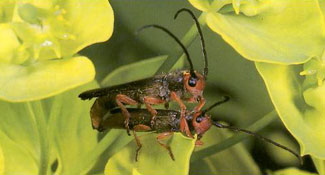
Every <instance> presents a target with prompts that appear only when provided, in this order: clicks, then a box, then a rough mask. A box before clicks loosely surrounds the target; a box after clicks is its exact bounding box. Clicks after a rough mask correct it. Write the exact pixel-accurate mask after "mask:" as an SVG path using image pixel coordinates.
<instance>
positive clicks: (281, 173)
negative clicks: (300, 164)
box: [269, 167, 317, 175]
mask: <svg viewBox="0 0 325 175" xmlns="http://www.w3.org/2000/svg"><path fill="white" fill-rule="evenodd" d="M269 174H271V175H291V174H297V175H317V174H316V173H311V172H308V171H304V170H300V169H298V168H295V167H291V168H286V169H282V170H278V171H275V172H272V173H269Z"/></svg>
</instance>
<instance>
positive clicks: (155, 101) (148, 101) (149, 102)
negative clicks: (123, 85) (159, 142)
mask: <svg viewBox="0 0 325 175" xmlns="http://www.w3.org/2000/svg"><path fill="white" fill-rule="evenodd" d="M143 102H144V104H145V105H146V107H147V110H148V111H149V112H150V113H151V115H152V118H151V121H150V124H151V127H152V128H153V126H154V124H155V122H156V115H157V111H156V109H154V108H153V107H152V106H151V105H155V104H162V103H165V101H164V100H162V99H159V98H155V97H149V96H145V97H144V98H143Z"/></svg>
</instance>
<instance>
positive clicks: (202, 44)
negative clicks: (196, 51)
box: [174, 8, 208, 79]
mask: <svg viewBox="0 0 325 175" xmlns="http://www.w3.org/2000/svg"><path fill="white" fill-rule="evenodd" d="M181 12H187V13H189V14H190V15H191V16H192V18H193V20H194V21H195V24H196V28H197V30H198V32H199V35H200V40H201V48H202V53H203V57H204V61H205V63H204V72H203V76H204V78H205V79H207V76H208V56H207V52H206V50H205V42H204V38H203V33H202V30H201V27H200V23H199V21H198V20H197V18H196V17H195V15H194V14H193V12H192V11H191V10H190V9H187V8H182V9H180V10H178V11H177V12H176V14H175V16H174V19H176V18H177V16H178V14H179V13H181Z"/></svg>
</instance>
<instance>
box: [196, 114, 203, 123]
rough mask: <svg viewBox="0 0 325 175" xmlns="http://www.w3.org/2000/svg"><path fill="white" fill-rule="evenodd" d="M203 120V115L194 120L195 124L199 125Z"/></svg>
mask: <svg viewBox="0 0 325 175" xmlns="http://www.w3.org/2000/svg"><path fill="white" fill-rule="evenodd" d="M203 119H204V116H203V115H200V116H198V117H197V118H196V122H197V123H201V122H202V121H203Z"/></svg>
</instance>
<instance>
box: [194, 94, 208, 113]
mask: <svg viewBox="0 0 325 175" xmlns="http://www.w3.org/2000/svg"><path fill="white" fill-rule="evenodd" d="M204 105H205V99H204V98H203V97H201V98H200V102H199V104H198V105H197V106H196V107H195V108H194V112H199V111H201V109H202V108H203V106H204Z"/></svg>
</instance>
